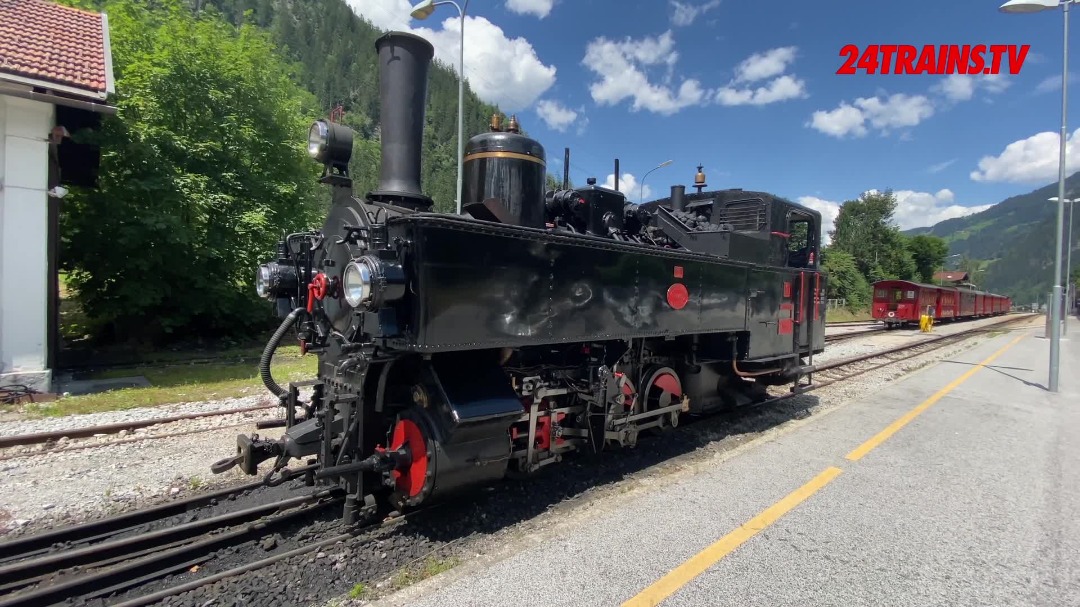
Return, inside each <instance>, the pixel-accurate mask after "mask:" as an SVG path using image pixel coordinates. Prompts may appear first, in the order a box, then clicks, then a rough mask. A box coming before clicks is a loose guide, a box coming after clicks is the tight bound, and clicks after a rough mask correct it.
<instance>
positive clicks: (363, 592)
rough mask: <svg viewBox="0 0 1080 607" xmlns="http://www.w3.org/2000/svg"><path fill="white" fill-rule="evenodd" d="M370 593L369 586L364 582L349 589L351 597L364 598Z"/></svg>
mask: <svg viewBox="0 0 1080 607" xmlns="http://www.w3.org/2000/svg"><path fill="white" fill-rule="evenodd" d="M367 595H368V587H367V586H365V585H364V583H363V582H361V583H359V584H357V585H355V586H353V587H352V590H350V591H349V598H350V599H362V598H364V597H366V596H367Z"/></svg>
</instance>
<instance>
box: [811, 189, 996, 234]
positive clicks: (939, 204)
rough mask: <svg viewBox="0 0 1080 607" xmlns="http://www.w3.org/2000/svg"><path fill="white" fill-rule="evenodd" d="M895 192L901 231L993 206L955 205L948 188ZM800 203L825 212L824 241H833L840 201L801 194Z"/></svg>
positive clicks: (954, 197) (823, 221) (822, 227)
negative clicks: (832, 233)
mask: <svg viewBox="0 0 1080 607" xmlns="http://www.w3.org/2000/svg"><path fill="white" fill-rule="evenodd" d="M874 192H877V190H867V191H866V192H864V194H872V193H874ZM893 195H894V196H895V197H896V212H895V213H894V215H893V222H894V223H895V224H896V225H897V226H898V227H899V228H900V229H901V230H910V229H912V228H922V227H929V226H932V225H934V224H937V223H940V222H942V221H945V220H946V219H953V218H955V217H964V216H966V215H973V214H975V213H979V212H981V211H985V210H986V209H989V208H990V207H991V206H993V205H989V204H984V205H977V206H971V207H965V206H962V205H959V204H954V202H955V199H956V196H955V195H954V194H953V192H952V190H949V189H947V188H946V189H942V190H938V191H937V192H934V193H930V192H916V191H914V190H899V191H894V192H893ZM796 202H798V203H799V204H801V205H803V206H806V207H810V208H811V209H814V210H815V211H817V212H819V213H821V244H822V246H824V245H827V244H829V241H830V238H829V231H830V230H832V229H833V228H834V227H835V225H834V224H835V221H836V217H837V216H838V215H839V214H840V203H839V202H833V201H831V200H825V199H823V198H818V197H816V196H800V197H799V198H798V199H797V200H796Z"/></svg>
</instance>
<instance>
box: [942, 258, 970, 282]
mask: <svg viewBox="0 0 1080 607" xmlns="http://www.w3.org/2000/svg"><path fill="white" fill-rule="evenodd" d="M963 256H964V254H963V253H954V254H952V255H949V256H948V257H946V258H945V260H944V261H942V262H941V272H942V274H944V273H945V272H948V271H949V269H948V268H947V267H946V266H948V265H949V260H950V259H952V258H953V257H963ZM944 284H945V279H944V277H942V279H941V280H939V281H938V286H941V285H944Z"/></svg>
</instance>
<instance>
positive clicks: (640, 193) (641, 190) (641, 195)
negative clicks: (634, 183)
mask: <svg viewBox="0 0 1080 607" xmlns="http://www.w3.org/2000/svg"><path fill="white" fill-rule="evenodd" d="M672 162H674V160H665V161H663V162H661V163H660V164H658V165H656V166H654V167H653V168H651V169H649V170H648V171H645V174H644V175H642V176H641V187H639V188H638V204H641V203H642V202H644V201H643V200H642V198H644V197H645V178H646V177H648V176H649V173H652V172H653V171H655V170H656V169H662V168H664V167H666V166H667V165H669V164H671V163H672Z"/></svg>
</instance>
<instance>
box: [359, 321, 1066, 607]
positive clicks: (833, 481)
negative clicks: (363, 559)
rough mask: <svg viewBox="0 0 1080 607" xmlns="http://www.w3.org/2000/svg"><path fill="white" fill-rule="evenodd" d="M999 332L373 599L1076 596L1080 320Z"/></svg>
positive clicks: (789, 601)
mask: <svg viewBox="0 0 1080 607" xmlns="http://www.w3.org/2000/svg"><path fill="white" fill-rule="evenodd" d="M1069 325H1070V326H1069V334H1068V335H1067V336H1066V338H1065V339H1063V340H1062V341H1061V362H1060V369H1061V371H1060V384H1059V392H1058V393H1056V394H1055V393H1050V392H1048V391H1047V390H1046V387H1045V386H1046V385H1047V383H1048V375H1049V372H1048V368H1049V348H1050V344H1049V340H1047V339H1046V338H1045V337H1044V336H1043V330H1042V329H1041V328H1040V329H1036V330H1032V329H1024V330H1019V331H1010V332H1004V333H1002V334H1000V335H998V336H996V337H993V338H992V339H989V340H987V341H986V342H984V343H983V344H981V345H979V346H977V347H975V348H972V349H970V350H967V351H966V352H964V353H963V354H961V355H959V356H957V357H954V358H952V359H949V360H946V361H943V362H940V363H938V364H934V365H931V366H928V367H926V368H924V369H921V370H919V371H918V372H915V373H913V374H911V375H909V376H907V377H906V378H904V379H903V380H901V381H897V382H895V383H892V384H887V385H886V386H885V387H883V389H882V390H880V391H878V392H877V393H875V395H874V396H873V397H872V398H869V399H865V400H860V401H858V402H852V403H850V404H848V405H846V406H843V407H840V408H837V409H835V410H833V411H831V412H829V413H827V414H825V415H823V416H820V417H816V418H814V417H812V418H809V419H806V420H803V421H801V422H798V424H797V426H796V427H795V428H794V429H792V430H791V431H788V432H785V433H781V434H780V435H779V436H777V437H775V438H772V439H768V440H762V441H757V442H755V443H753V444H751V445H750V446H749V447H748V448H747V449H745V450H743V451H741V452H740V453H738V454H737V455H736V456H734V457H730V458H728V459H726V460H724V461H722V462H718V463H717V464H716V465H715V466H709V467H706V468H704V469H703V470H701V471H699V472H697V473H695V474H692V475H687V476H685V477H684V478H681V479H680V480H678V481H677V482H673V483H668V484H666V485H658V486H657V488H656V490H655V491H651V492H647V493H645V494H643V495H640V496H633V497H628V498H627V499H625V500H620V501H619V503H618V504H617V505H614V506H612V507H611V508H609V509H607V510H603V509H601V511H599V512H597V513H596V514H595V515H593V516H589V517H584V518H582V519H581V520H580V521H576V522H575V523H574V524H572V525H568V526H567V528H565V529H559V530H558V531H557V532H554V533H552V534H549V535H548V536H547V537H544V538H543V539H542V540H540V539H538V540H537V541H535V542H532V543H531V544H530V545H527V546H524V547H522V548H520V549H519V550H516V551H514V552H513V553H512V554H508V555H505V556H504V557H502V558H499V559H494V560H492V559H489V560H486V561H484V562H479V563H471V564H465V565H462V566H460V567H459V568H457V569H456V570H454V571H451V572H448V573H446V574H443V575H439V576H436V577H435V578H432V579H430V580H427V581H425V582H423V583H421V584H419V585H417V586H414V587H411V588H408V589H405V590H403V591H402V592H399V593H398V594H396V595H394V596H391V597H387V598H386V599H383V600H382V601H378V602H376V603H375V605H380V606H389V605H406V604H407V605H410V606H411V607H446V606H452V607H467V606H473V605H484V606H488V605H491V606H497V605H512V604H531V605H544V606H561V605H567V606H570V605H573V606H583V605H590V606H592V605H614V606H618V605H623V606H626V607H632V606H633V607H636V606H638V605H664V606H665V607H675V606H685V607H696V606H701V607H704V606H719V605H763V606H764V605H768V606H774V607H778V606H787V605H792V606H794V605H799V606H803V605H836V606H844V607H855V606H862V605H890V606H906V605H918V606H929V605H934V606H937V605H942V606H944V605H949V606H967V605H972V606H975V605H979V606H983V605H986V606H1003V605H1046V606H1054V607H1064V606H1072V605H1077V606H1080V320H1077V319H1076V318H1075V317H1074V318H1072V319H1071V320H1070V323H1069Z"/></svg>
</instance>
